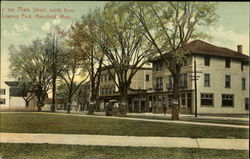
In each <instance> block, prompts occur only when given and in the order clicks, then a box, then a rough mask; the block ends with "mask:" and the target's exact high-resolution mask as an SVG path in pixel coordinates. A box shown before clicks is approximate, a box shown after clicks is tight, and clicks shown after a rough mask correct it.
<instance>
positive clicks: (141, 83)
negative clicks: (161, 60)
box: [99, 66, 153, 112]
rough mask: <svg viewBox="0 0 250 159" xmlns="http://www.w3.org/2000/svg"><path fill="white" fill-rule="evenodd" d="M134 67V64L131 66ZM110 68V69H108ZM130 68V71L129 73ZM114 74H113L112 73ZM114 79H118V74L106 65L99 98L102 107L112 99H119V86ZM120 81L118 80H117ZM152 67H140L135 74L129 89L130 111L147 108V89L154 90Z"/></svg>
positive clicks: (143, 110)
mask: <svg viewBox="0 0 250 159" xmlns="http://www.w3.org/2000/svg"><path fill="white" fill-rule="evenodd" d="M131 67H133V66H131ZM108 70H109V71H108ZM129 73H130V70H129V71H128V74H129ZM111 74H112V75H111ZM112 77H114V80H115V81H117V80H118V78H117V75H116V74H115V71H114V69H113V68H111V67H104V68H102V71H101V79H100V87H99V88H100V89H99V98H100V100H101V108H103V107H104V106H105V104H106V103H107V102H108V101H109V100H111V99H116V100H119V97H120V96H119V92H118V87H117V86H116V84H115V82H114V80H113V78H112ZM117 83H118V81H117ZM152 88H153V87H152V68H151V67H143V68H140V69H139V70H138V71H137V72H136V74H135V75H134V76H133V78H132V81H131V85H130V89H129V91H128V111H129V112H145V111H147V110H148V108H146V106H147V105H146V99H147V90H152Z"/></svg>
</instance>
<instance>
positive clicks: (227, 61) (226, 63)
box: [225, 58, 231, 68]
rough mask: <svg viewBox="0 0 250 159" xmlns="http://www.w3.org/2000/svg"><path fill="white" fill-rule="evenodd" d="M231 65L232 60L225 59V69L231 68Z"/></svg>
mask: <svg viewBox="0 0 250 159" xmlns="http://www.w3.org/2000/svg"><path fill="white" fill-rule="evenodd" d="M230 63H231V59H230V58H226V59H225V67H226V68H230Z"/></svg>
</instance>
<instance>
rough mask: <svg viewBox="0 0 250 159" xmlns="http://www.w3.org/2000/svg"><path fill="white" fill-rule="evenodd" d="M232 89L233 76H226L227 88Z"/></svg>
mask: <svg viewBox="0 0 250 159" xmlns="http://www.w3.org/2000/svg"><path fill="white" fill-rule="evenodd" d="M230 87H231V76H230V75H226V76H225V88H230Z"/></svg>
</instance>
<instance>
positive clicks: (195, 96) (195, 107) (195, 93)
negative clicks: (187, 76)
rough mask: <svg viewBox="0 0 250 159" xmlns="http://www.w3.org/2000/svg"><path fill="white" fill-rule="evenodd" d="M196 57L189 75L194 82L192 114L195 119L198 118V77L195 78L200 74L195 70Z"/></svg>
mask: <svg viewBox="0 0 250 159" xmlns="http://www.w3.org/2000/svg"><path fill="white" fill-rule="evenodd" d="M196 67H197V66H196V56H194V71H191V72H190V73H194V76H191V78H192V80H194V113H195V117H198V106H197V80H198V78H199V77H200V76H197V73H202V72H201V71H197V68H196Z"/></svg>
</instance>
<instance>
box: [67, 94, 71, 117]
mask: <svg viewBox="0 0 250 159" xmlns="http://www.w3.org/2000/svg"><path fill="white" fill-rule="evenodd" d="M70 109H71V97H69V98H68V106H67V113H68V114H69V113H70Z"/></svg>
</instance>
